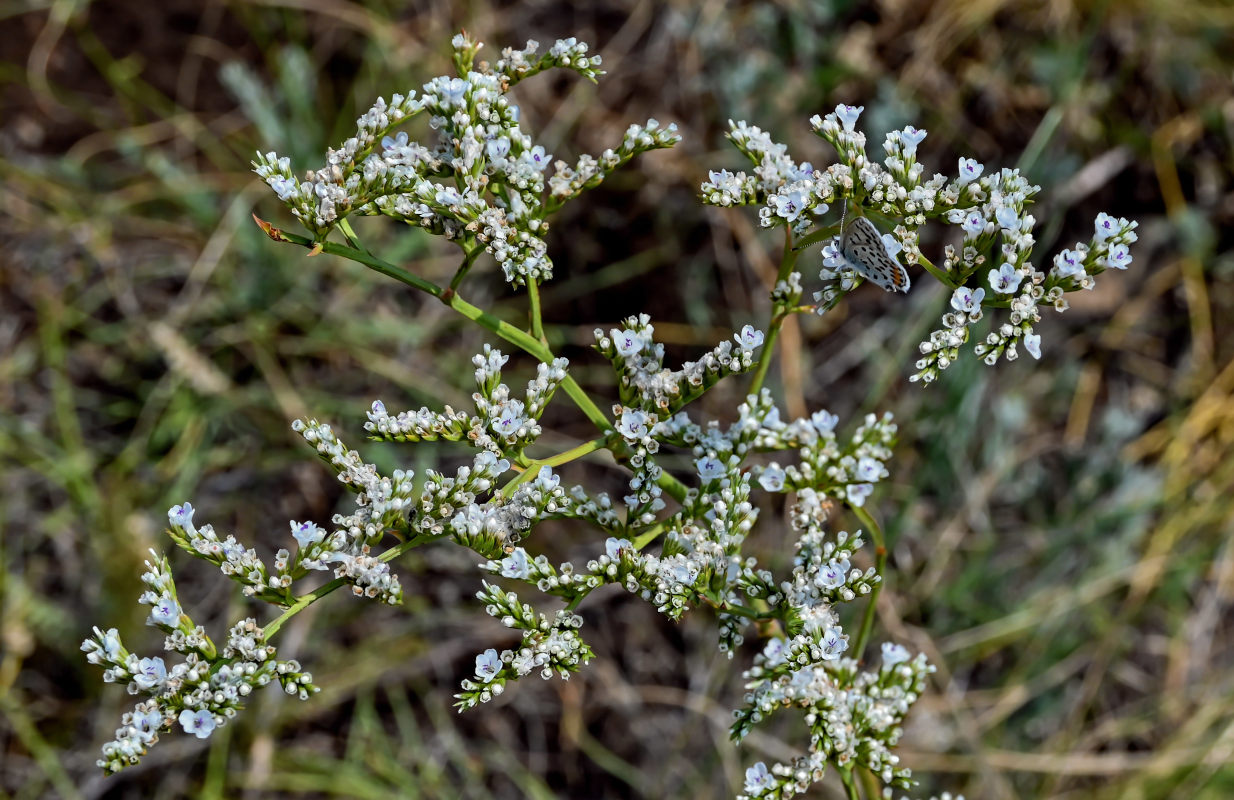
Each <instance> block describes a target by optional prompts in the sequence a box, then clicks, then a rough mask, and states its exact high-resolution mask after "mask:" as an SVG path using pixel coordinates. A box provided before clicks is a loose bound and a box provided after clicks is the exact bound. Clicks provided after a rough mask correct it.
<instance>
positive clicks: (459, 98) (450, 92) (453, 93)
mask: <svg viewBox="0 0 1234 800" xmlns="http://www.w3.org/2000/svg"><path fill="white" fill-rule="evenodd" d="M470 86H471V84H469V83H468V82H467V81H465V80H463V79H462V78H451V79H450V80H448V81H442V82H441V83H440V84H439V88H440V91H441V99H442V101H443V103H442V105H454V106H461V105H463V101H464V99H465V98H466V95H467V89H468V87H470Z"/></svg>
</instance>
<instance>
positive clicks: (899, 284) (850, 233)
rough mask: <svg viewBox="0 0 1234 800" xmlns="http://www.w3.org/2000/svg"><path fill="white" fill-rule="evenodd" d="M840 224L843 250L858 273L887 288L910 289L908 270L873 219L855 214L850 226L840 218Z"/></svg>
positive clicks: (904, 290) (845, 258) (892, 290)
mask: <svg viewBox="0 0 1234 800" xmlns="http://www.w3.org/2000/svg"><path fill="white" fill-rule="evenodd" d="M840 226H841V228H842V230H843V233H842V235H841V237H840V252H841V253H843V254H844V260H845V261H847V262H848V263H849V266H851V267H852V268H853V269H855V270H856V271H857V274H858V275H860V276H861V277H863V278H865V279H866V280H868V281H870V282H871V283H874V284H877V285H878V286H881V287H882V288H883V289H884V290H885V291H888V292H907V291H908V287H909V285H910V281H909V279H908V270H906V269H904V266H903V265H902V264H901V263H900V262H899V261H897V260H896V259H894V258H892V257H891V254H889V253H888V252H887V246H886V245H884V244H883V237H882V236H881V235H880V234H879V232H878V228H875V227H874V223H872V222H870V220H868V219H866V218H865V217H853V219H852V221H851V222H849V223H848V226H847V227H844V221H843V220H840Z"/></svg>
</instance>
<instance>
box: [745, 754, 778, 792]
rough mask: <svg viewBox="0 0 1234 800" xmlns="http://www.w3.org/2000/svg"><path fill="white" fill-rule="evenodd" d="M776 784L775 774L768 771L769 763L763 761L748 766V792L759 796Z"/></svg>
mask: <svg viewBox="0 0 1234 800" xmlns="http://www.w3.org/2000/svg"><path fill="white" fill-rule="evenodd" d="M775 785H776V779H775V776H773V775H772V774H771V773H770V772H768V771H767V765H766V764H764V763H763V762H762V761H760V762H758V763H757V764H755V765H754V766H752V767H747V768H746V794H750V795H753V796H755V797H758V796H759V795H761V794H762V793H763V792H765V791H767V790H768V789H770V788H771V787H773V786H775Z"/></svg>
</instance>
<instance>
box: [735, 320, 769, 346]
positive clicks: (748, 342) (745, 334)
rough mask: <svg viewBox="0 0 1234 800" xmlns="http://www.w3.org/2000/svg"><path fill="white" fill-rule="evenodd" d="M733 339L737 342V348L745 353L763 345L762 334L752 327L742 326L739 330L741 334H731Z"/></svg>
mask: <svg viewBox="0 0 1234 800" xmlns="http://www.w3.org/2000/svg"><path fill="white" fill-rule="evenodd" d="M733 338H734V339H736V340H737V344H738V346H740V347H741V349H742V350H745V351H746V352H749V351H751V350H753V349H754V348H756V347H761V346H762V344H763V332H762V331H760V330H759V329H758V328H755V327H754V326H753V325H746V326H744V327H743V328H742V329H741V333H734V334H733Z"/></svg>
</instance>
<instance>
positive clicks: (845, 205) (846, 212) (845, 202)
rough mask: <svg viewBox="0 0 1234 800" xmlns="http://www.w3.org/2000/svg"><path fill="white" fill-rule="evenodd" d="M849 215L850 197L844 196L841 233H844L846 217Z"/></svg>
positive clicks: (841, 212) (841, 208) (841, 210)
mask: <svg viewBox="0 0 1234 800" xmlns="http://www.w3.org/2000/svg"><path fill="white" fill-rule="evenodd" d="M847 216H848V198H847V197H846V198H844V205H843V206H841V207H840V234H841V235H843V234H844V218H845V217H847Z"/></svg>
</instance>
